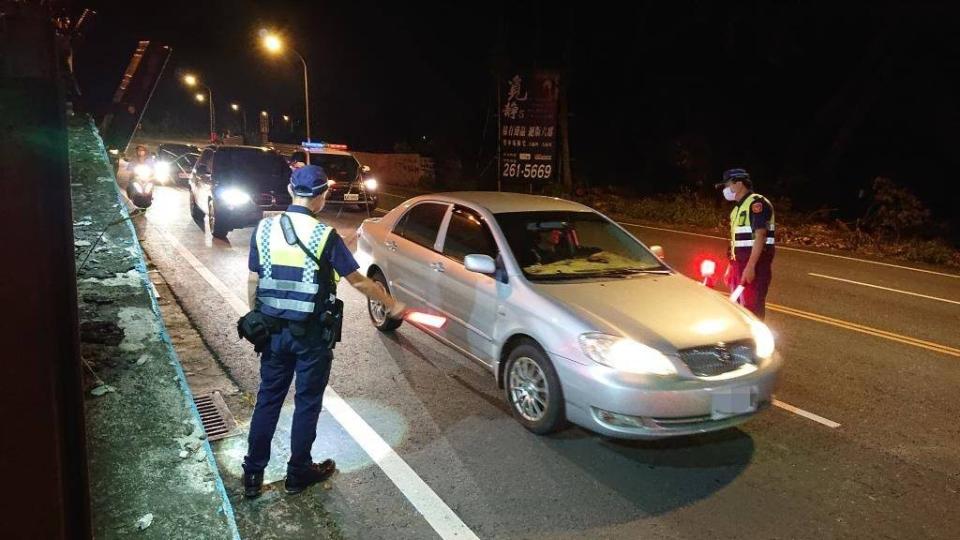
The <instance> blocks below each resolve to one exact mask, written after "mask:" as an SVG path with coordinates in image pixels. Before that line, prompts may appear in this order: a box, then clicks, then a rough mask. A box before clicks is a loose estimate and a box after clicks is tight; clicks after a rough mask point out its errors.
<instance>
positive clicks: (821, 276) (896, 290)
mask: <svg viewBox="0 0 960 540" xmlns="http://www.w3.org/2000/svg"><path fill="white" fill-rule="evenodd" d="M807 275H808V276H813V277H818V278H823V279H832V280H833V281H842V282H843V283H850V284H853V285H860V286H863V287H870V288H871V289H880V290H883V291H890V292H895V293H900V294H908V295H910V296H916V297H919V298H926V299H927V300H936V301H938V302H946V303H948V304H956V305H960V301H958V300H949V299H947V298H940V297H938V296H930V295H926V294H920V293H915V292H911V291H901V290H900V289H892V288H890V287H882V286H880V285H874V284H872V283H863V282H862V281H853V280H852V279H844V278H839V277H835V276H827V275H824V274H815V273H813V272H808V273H807Z"/></svg>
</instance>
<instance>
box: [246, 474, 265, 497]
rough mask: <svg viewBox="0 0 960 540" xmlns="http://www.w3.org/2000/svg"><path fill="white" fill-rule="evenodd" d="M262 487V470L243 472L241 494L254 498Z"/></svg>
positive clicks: (258, 494)
mask: <svg viewBox="0 0 960 540" xmlns="http://www.w3.org/2000/svg"><path fill="white" fill-rule="evenodd" d="M262 489H263V472H262V471H261V472H258V473H243V496H244V497H246V498H248V499H254V498H256V497H259V496H260V492H261V491H262Z"/></svg>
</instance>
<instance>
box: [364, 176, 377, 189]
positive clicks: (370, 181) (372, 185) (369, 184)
mask: <svg viewBox="0 0 960 540" xmlns="http://www.w3.org/2000/svg"><path fill="white" fill-rule="evenodd" d="M363 187H364V188H366V190H367V191H376V190H377V179H376V178H367V179H366V180H364V181H363Z"/></svg>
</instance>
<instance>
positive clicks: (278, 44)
mask: <svg viewBox="0 0 960 540" xmlns="http://www.w3.org/2000/svg"><path fill="white" fill-rule="evenodd" d="M260 37H261V41H262V43H263V48H264V49H266V50H267V52H269V53H270V54H280V53H282V52H283V49H284V44H283V40H282V39H281V38H280V36H279V35H277V34H275V33H273V32H270V31H268V30H261V31H260ZM290 50H291V51H293V54H295V55H297V58H299V59H300V63H301V64H303V104H304V109H305V110H306V120H307V141H310V140H311V139H310V84H309V82H308V81H309V77H308V75H307V61H306V60H304V59H303V55H302V54H300V53H298V52H297V51H296V50H294V49H293V48H290Z"/></svg>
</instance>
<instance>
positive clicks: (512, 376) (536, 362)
mask: <svg viewBox="0 0 960 540" xmlns="http://www.w3.org/2000/svg"><path fill="white" fill-rule="evenodd" d="M504 375H505V381H504V389H505V391H506V397H507V403H509V404H510V410H511V411H512V412H513V416H514V417H515V418H516V419H517V421H519V422H520V423H521V424H523V427H525V428H527V429H529V430H530V431H532V432H534V433H536V434H537V435H546V434H548V433H552V432H554V431H557V430H558V429H560V428H562V427H563V425H564V421H565V420H564V411H563V391H562V389H561V388H560V378H559V377H557V372H556V370H555V369H554V368H553V363H551V362H550V358H548V357H547V355H546V353H544V352H543V350H542V349H541V348H540V347H539V346H538V345H537V344H536V343H534V342H533V341H529V340H527V341H523V342H522V343H520V344H519V345H517V346H516V347H514V348H513V350H512V351H510V355H509V356H508V357H507V364H506V367H505V368H504Z"/></svg>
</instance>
